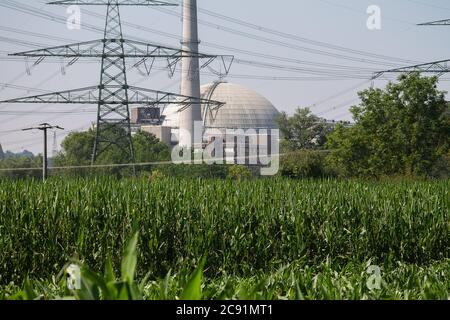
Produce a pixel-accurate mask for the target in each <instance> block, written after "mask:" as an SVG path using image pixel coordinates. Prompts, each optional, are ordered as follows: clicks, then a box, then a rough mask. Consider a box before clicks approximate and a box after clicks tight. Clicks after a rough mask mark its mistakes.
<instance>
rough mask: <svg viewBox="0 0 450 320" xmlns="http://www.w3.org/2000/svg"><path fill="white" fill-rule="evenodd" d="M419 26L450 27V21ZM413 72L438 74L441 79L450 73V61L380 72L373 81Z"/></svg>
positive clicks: (439, 21)
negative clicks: (385, 75)
mask: <svg viewBox="0 0 450 320" xmlns="http://www.w3.org/2000/svg"><path fill="white" fill-rule="evenodd" d="M418 26H450V19H446V20H438V21H432V22H425V23H420V24H418ZM413 72H419V73H427V74H436V75H437V76H438V77H440V76H442V75H443V74H446V73H450V59H446V60H440V61H433V62H428V63H422V64H417V65H414V66H407V67H401V68H395V69H390V70H385V71H380V72H377V73H375V74H374V76H373V78H372V80H374V79H377V78H379V77H381V76H383V75H384V74H386V73H413Z"/></svg>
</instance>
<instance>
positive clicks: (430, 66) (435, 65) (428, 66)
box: [372, 59, 450, 79]
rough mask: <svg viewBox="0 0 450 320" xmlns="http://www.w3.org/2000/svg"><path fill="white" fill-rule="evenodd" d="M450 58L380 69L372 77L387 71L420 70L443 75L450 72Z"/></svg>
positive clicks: (405, 71) (420, 71) (409, 71)
mask: <svg viewBox="0 0 450 320" xmlns="http://www.w3.org/2000/svg"><path fill="white" fill-rule="evenodd" d="M449 62H450V59H447V60H440V61H434V62H429V63H423V64H418V65H415V66H409V67H402V68H396V69H390V70H386V71H380V72H378V73H375V75H374V76H373V78H372V79H377V78H379V77H381V76H382V75H384V74H385V73H413V72H419V73H434V74H437V75H439V76H440V75H442V74H444V73H449V72H450V67H449Z"/></svg>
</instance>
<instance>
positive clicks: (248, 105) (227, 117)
mask: <svg viewBox="0 0 450 320" xmlns="http://www.w3.org/2000/svg"><path fill="white" fill-rule="evenodd" d="M201 98H202V99H207V100H214V101H219V102H223V103H225V104H224V105H223V106H221V107H220V108H209V107H208V106H202V119H203V124H204V127H205V130H206V131H208V129H244V130H247V129H255V130H261V129H277V128H278V126H277V124H276V121H275V120H276V118H277V116H278V115H279V112H278V110H277V109H276V108H275V107H274V106H273V104H272V103H271V102H270V101H269V100H267V99H266V98H264V97H263V96H262V95H260V94H259V93H257V92H255V91H253V90H251V89H249V88H247V87H244V86H242V85H238V84H233V83H227V82H216V83H210V84H206V85H203V86H202V87H201ZM179 109H180V106H179V105H176V104H173V105H170V106H168V107H167V108H166V109H165V110H164V112H163V114H162V115H163V119H164V120H163V126H164V127H171V128H172V133H173V135H172V141H173V142H176V141H178V128H179V112H178V111H179Z"/></svg>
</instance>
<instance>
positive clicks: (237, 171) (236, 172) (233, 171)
mask: <svg viewBox="0 0 450 320" xmlns="http://www.w3.org/2000/svg"><path fill="white" fill-rule="evenodd" d="M228 177H229V178H231V179H234V180H242V179H248V178H251V177H252V172H251V171H250V170H249V169H248V168H247V167H246V166H242V165H233V166H230V167H229V169H228Z"/></svg>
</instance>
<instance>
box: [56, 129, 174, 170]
mask: <svg viewBox="0 0 450 320" xmlns="http://www.w3.org/2000/svg"><path fill="white" fill-rule="evenodd" d="M118 130H120V129H117V128H116V129H115V130H114V131H111V132H110V136H111V139H113V140H114V139H117V137H119V136H120V135H122V134H124V132H119V131H118ZM94 141H95V130H94V129H92V128H91V129H89V130H88V131H86V132H73V133H71V134H69V136H67V137H66V139H64V141H63V143H62V152H61V153H60V154H59V155H58V156H57V157H56V159H54V162H55V164H56V165H57V166H61V167H64V166H83V165H90V164H91V160H92V150H93V146H94ZM133 146H134V151H135V158H136V162H137V163H149V162H161V161H169V160H170V148H169V146H167V145H166V144H164V143H162V142H160V141H159V140H158V139H157V138H156V137H155V136H154V135H153V134H150V133H148V132H144V131H138V132H137V133H136V134H135V135H133ZM129 162H130V161H129V159H128V158H127V155H126V154H125V153H124V152H123V151H122V150H121V149H120V148H119V147H117V146H116V145H112V146H111V147H110V148H108V149H107V150H105V151H104V152H103V153H101V154H100V155H99V157H98V159H97V162H96V164H99V165H101V164H106V165H109V164H123V163H129ZM150 169H151V166H150V165H149V166H139V167H137V171H149V170H150ZM93 172H95V173H96V174H100V175H101V174H116V175H125V176H126V175H130V174H131V173H132V170H131V169H130V168H107V169H101V170H100V169H96V171H92V169H89V168H88V169H74V170H71V171H69V174H76V175H86V174H92V173H93ZM58 174H64V172H58Z"/></svg>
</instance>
